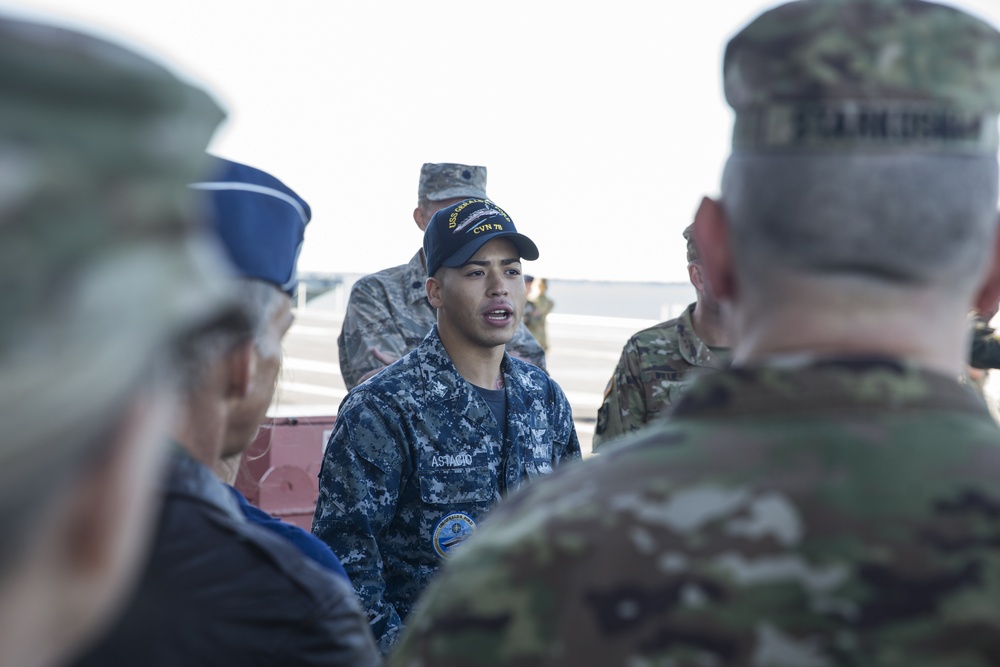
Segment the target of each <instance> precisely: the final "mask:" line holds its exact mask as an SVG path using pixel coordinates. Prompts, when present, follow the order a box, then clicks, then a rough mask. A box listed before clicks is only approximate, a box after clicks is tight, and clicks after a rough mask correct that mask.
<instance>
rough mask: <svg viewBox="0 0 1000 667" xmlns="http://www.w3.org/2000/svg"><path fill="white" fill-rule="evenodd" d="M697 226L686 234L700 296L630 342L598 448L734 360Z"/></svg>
mask: <svg viewBox="0 0 1000 667" xmlns="http://www.w3.org/2000/svg"><path fill="white" fill-rule="evenodd" d="M692 228H693V225H688V226H687V227H686V228H685V229H684V231H683V232H681V234H682V236H683V237H684V239H685V241H687V268H688V278H689V280H690V281H691V285H692V286H693V287H694V290H695V295H696V298H695V302H694V303H692V304H691V305H689V306H688V307H687V309H686V310H685V311H684V312H683V313H682V314H681V316H680V317H678V318H675V319H672V320H667V321H666V322H660V323H659V324H657V325H656V326H652V327H649V328H648V329H643V330H642V331H640V332H638V333H636V334H635V335H634V336H632V337H631V338H630V339H629V340H628V342H627V343H625V346H624V347H623V348H622V354H621V357H620V358H619V360H618V365H617V366H615V370H614V372H613V373H612V375H611V379H610V380H608V385H607V388H606V389H605V390H604V403H603V404H602V405H601V407H600V409H599V410H598V413H597V425H596V426H595V427H594V439H593V445H592V451H595V452H596V451H597V448H598V447H600V446H602V445H604V444H605V443H607V442H610V441H611V440H614V439H616V438H620V437H621V436H623V435H625V434H627V433H631V432H633V431H636V430H638V429H640V428H642V427H643V426H645V425H646V424H648V423H649V422H651V421H653V420H654V419H656V418H657V417H659V416H660V415H664V414H667V413H668V412H669V411H670V408H671V406H673V405H674V404H675V403H676V402H677V401H678V399H680V397H681V395H682V394H683V393H684V391H685V390H686V389H687V388H688V386H689V385H690V384H691V383H692V382H693V381H694V380H695V378H697V377H698V376H700V375H704V374H705V373H709V372H712V371H714V370H718V369H719V368H722V367H723V366H724V365H725V364H726V363H727V362H728V360H729V331H728V329H727V327H726V323H725V322H724V320H723V315H722V307H721V305H720V304H719V300H718V299H716V298H715V295H714V294H713V293H712V290H711V289H710V287H709V285H708V281H707V279H706V276H705V272H704V266H703V264H702V261H701V256H700V255H699V253H698V248H697V247H695V243H694V237H693V236H692Z"/></svg>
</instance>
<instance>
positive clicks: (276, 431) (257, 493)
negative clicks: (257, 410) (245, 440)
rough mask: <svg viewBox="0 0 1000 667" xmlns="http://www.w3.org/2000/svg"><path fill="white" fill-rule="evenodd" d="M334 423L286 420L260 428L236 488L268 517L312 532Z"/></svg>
mask: <svg viewBox="0 0 1000 667" xmlns="http://www.w3.org/2000/svg"><path fill="white" fill-rule="evenodd" d="M335 420H336V417H282V418H276V419H268V420H267V421H266V422H264V424H262V425H261V427H260V430H259V431H258V432H257V437H256V438H255V439H254V441H253V443H252V444H251V445H250V448H249V449H247V451H246V453H245V454H244V455H243V464H242V465H241V466H240V470H239V474H238V475H237V477H236V488H237V489H239V491H240V493H242V494H243V495H244V496H246V499H247V500H249V501H250V503H251V504H252V505H256V506H257V507H259V508H260V509H262V510H264V511H265V512H267V513H268V514H271V515H273V516H275V517H277V518H279V519H281V520H283V521H287V522H289V523H293V524H295V525H297V526H299V527H301V528H304V529H305V530H309V529H310V528H311V527H312V517H313V511H314V510H315V509H316V498H317V496H318V495H319V469H320V466H321V465H322V462H323V450H324V449H325V448H326V441H327V440H328V439H329V438H330V433H331V431H333V422H334V421H335Z"/></svg>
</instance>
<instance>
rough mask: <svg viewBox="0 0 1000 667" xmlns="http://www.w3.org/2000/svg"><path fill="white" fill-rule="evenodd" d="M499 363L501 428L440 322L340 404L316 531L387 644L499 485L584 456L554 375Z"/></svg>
mask: <svg viewBox="0 0 1000 667" xmlns="http://www.w3.org/2000/svg"><path fill="white" fill-rule="evenodd" d="M501 370H502V372H503V376H504V381H505V385H506V398H507V423H506V424H505V425H504V427H503V429H501V426H500V425H499V424H497V422H496V419H495V418H494V416H493V412H492V411H491V409H490V407H489V405H488V404H487V403H486V401H485V400H484V399H483V398H482V397H481V395H480V394H479V392H477V391H476V389H475V388H474V387H473V386H472V385H471V384H469V383H468V382H467V381H466V380H464V379H463V378H462V376H461V375H459V374H458V371H457V370H455V367H454V365H453V364H452V362H451V360H450V358H449V357H448V354H447V352H446V351H445V349H444V346H443V345H442V344H441V339H440V338H439V337H438V334H437V328H436V327H432V330H431V333H430V334H428V336H427V337H426V339H425V340H424V341H423V342H422V343H421V344H420V346H419V347H417V349H415V350H414V351H413V352H412V353H410V354H409V355H407V356H406V357H404V358H403V359H402V360H400V361H399V362H397V363H396V364H394V365H393V366H391V367H390V368H389V369H388V370H386V371H385V372H383V373H380V374H378V375H377V376H375V377H373V378H371V379H370V380H368V381H367V382H365V383H364V384H362V385H360V386H359V387H358V388H357V389H354V390H352V391H351V392H350V393H349V394H348V395H347V397H346V398H345V399H344V402H343V404H342V405H341V406H340V410H339V412H338V415H337V423H336V425H335V427H334V430H333V434H332V435H331V437H330V442H329V444H328V446H327V449H326V454H325V456H324V459H323V467H322V470H321V472H320V485H319V486H320V492H319V500H318V502H317V504H316V515H315V518H314V521H313V532H314V533H315V534H316V535H317V536H318V537H319V538H320V539H322V540H324V541H325V542H326V543H327V544H329V545H330V547H331V548H332V549H333V551H334V553H336V554H337V556H339V557H340V559H341V561H342V562H343V564H344V567H345V568H346V570H347V573H348V575H349V576H350V578H351V582H352V583H353V584H354V586H355V589H356V590H357V592H358V595H359V596H360V597H361V599H362V602H363V604H364V606H365V607H366V608H367V610H368V615H369V620H370V621H371V625H372V630H373V632H374V634H375V637H376V638H378V639H379V642H380V645H381V648H382V649H383V651H387V650H388V648H389V647H390V646H391V645H392V644H393V642H394V641H395V640H396V638H397V635H398V633H399V631H400V630H401V624H402V622H403V620H404V619H405V618H406V615H407V614H408V613H409V611H410V608H411V607H412V605H413V603H414V602H415V601H416V598H417V596H418V595H419V594H420V592H421V591H422V590H423V588H424V587H425V586H426V584H427V583H428V581H430V579H431V577H433V576H434V574H435V573H436V572H437V569H438V567H439V566H440V564H441V560H442V559H443V558H445V557H446V556H447V555H448V554H449V553H450V551H451V550H452V549H453V548H454V547H455V546H457V545H458V544H460V543H461V542H462V541H463V540H464V539H465V538H466V537H468V535H469V534H471V532H472V531H473V530H474V529H475V527H476V525H477V524H478V523H479V522H480V521H481V520H482V519H483V517H484V516H485V515H486V513H487V511H488V510H489V509H490V508H491V507H492V506H493V505H494V504H495V503H496V502H497V501H498V500H500V498H501V497H503V496H504V495H506V494H507V493H508V492H510V491H513V490H514V489H516V488H518V487H519V486H521V485H522V484H524V483H526V482H529V481H531V480H533V479H535V478H537V477H539V476H541V475H547V474H549V473H551V472H552V468H553V466H555V465H556V464H558V463H561V462H562V461H566V460H568V459H578V458H580V443H579V441H578V440H577V436H576V430H575V429H574V426H573V416H572V413H571V410H570V406H569V402H568V401H567V400H566V396H565V395H564V394H563V392H562V390H561V389H560V388H559V387H558V385H556V384H555V382H553V381H552V380H551V379H550V378H549V377H548V376H547V375H546V374H545V373H544V372H542V371H541V370H539V369H538V368H536V367H534V366H532V365H530V364H527V363H524V362H522V361H520V360H517V359H513V358H511V357H510V356H509V355H504V359H503V362H502V364H501Z"/></svg>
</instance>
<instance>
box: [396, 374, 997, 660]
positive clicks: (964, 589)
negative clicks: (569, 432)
mask: <svg viewBox="0 0 1000 667" xmlns="http://www.w3.org/2000/svg"><path fill="white" fill-rule="evenodd" d="M998 479H1000V429H998V428H997V425H996V424H995V423H994V422H993V420H992V419H991V418H990V415H989V414H988V413H987V411H986V409H985V407H984V406H983V405H982V403H981V401H979V400H978V399H977V398H976V397H975V396H974V395H973V394H972V393H971V392H970V391H969V390H968V389H967V388H965V387H962V386H961V385H959V384H958V382H957V381H955V380H954V379H952V378H948V377H945V376H943V375H936V374H933V373H929V372H925V371H920V370H916V369H914V368H913V367H908V366H905V365H902V364H899V363H895V362H892V361H874V360H870V361H853V362H852V361H842V362H830V363H817V364H813V365H806V366H803V367H790V368H780V369H779V368H757V369H737V370H731V371H720V372H719V373H716V374H713V375H709V376H705V377H703V378H700V379H699V380H697V381H696V382H695V383H694V385H693V386H692V387H691V388H690V390H689V391H688V393H687V394H686V395H685V397H684V398H682V399H681V402H680V403H679V404H678V405H677V406H676V407H675V409H674V412H673V413H672V415H671V419H670V420H667V421H661V422H659V423H658V424H656V425H654V426H651V427H650V428H649V429H647V430H645V431H643V432H642V433H639V434H635V435H634V436H632V437H631V438H630V443H629V445H628V446H627V447H625V448H620V449H616V450H613V451H610V452H608V453H606V454H604V455H602V456H601V457H599V458H597V459H592V460H590V461H588V462H586V463H584V464H581V465H579V466H573V468H572V469H567V470H563V471H560V472H559V473H558V474H556V475H554V476H553V477H552V478H551V479H549V480H547V481H546V482H545V483H544V484H539V485H536V486H532V487H531V488H528V489H526V490H525V492H522V493H519V494H517V495H516V496H515V497H513V498H511V499H510V500H509V501H507V502H506V503H504V504H503V505H501V506H500V507H499V508H497V510H496V511H495V512H494V513H493V514H492V515H491V516H490V518H489V519H488V521H487V522H486V525H485V526H484V527H483V529H482V530H481V531H480V532H479V533H478V534H477V535H476V536H475V537H474V538H473V539H472V540H471V541H470V543H469V544H468V545H466V547H465V548H464V549H463V551H462V552H461V553H460V554H458V555H456V557H455V558H454V559H453V560H451V561H450V562H449V563H448V566H447V567H446V568H445V570H444V572H442V574H441V576H440V577H439V578H438V579H437V580H436V581H435V582H434V583H433V584H432V585H431V587H430V588H429V589H428V590H427V591H426V595H425V597H424V598H423V599H422V600H421V604H420V607H419V608H418V611H416V612H415V613H414V615H413V617H411V619H410V623H409V634H408V635H407V636H406V637H405V638H404V641H403V643H402V644H401V645H400V647H399V651H398V653H397V654H396V655H395V656H394V659H393V661H392V662H391V663H390V664H393V665H399V666H401V667H402V666H405V667H419V666H429V665H483V664H489V665H542V664H544V665H574V666H575V665H720V666H721V665H761V666H772V667H774V666H787V667H806V666H813V665H815V666H820V665H857V666H862V665H863V666H866V667H869V666H879V665H898V666H903V665H905V666H906V667H923V666H928V667H930V666H931V665H933V666H935V667H937V666H945V665H947V666H951V665H954V666H958V665H969V666H972V665H997V664H1000V485H998V484H997V480H998Z"/></svg>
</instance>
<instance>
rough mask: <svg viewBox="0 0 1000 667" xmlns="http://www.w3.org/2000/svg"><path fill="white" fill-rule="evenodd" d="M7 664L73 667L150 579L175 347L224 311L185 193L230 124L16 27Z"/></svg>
mask: <svg viewBox="0 0 1000 667" xmlns="http://www.w3.org/2000/svg"><path fill="white" fill-rule="evenodd" d="M0 117H2V119H3V121H2V122H0V173H2V177H0V182H2V186H0V295H2V296H0V300H2V303H3V318H0V424H2V425H3V436H2V437H0V535H2V536H3V537H2V539H0V665H17V666H18V667H40V666H45V665H55V664H63V662H64V661H65V660H67V659H69V658H71V657H72V656H73V655H74V654H75V653H76V652H77V651H78V650H79V648H80V647H81V645H82V644H83V642H85V641H87V640H89V639H90V638H91V637H92V636H93V635H94V633H95V632H96V631H98V630H99V629H101V628H103V626H104V625H105V624H106V623H107V622H108V621H109V620H110V618H109V616H110V614H111V613H112V612H114V611H115V610H117V609H118V606H119V604H120V602H121V600H122V598H123V596H124V594H125V593H126V592H127V589H128V588H129V587H130V586H131V583H132V580H133V578H134V575H135V573H136V570H137V569H138V567H139V566H140V565H141V558H140V557H141V555H142V554H143V553H144V551H145V547H146V544H147V542H148V538H149V537H150V531H149V530H148V526H149V524H150V523H151V518H152V517H153V516H154V515H155V508H156V499H155V489H156V487H157V479H158V475H159V470H160V468H161V463H162V456H163V453H164V452H165V450H166V448H165V444H166V441H165V438H164V434H165V431H166V427H167V426H168V424H169V423H170V419H171V414H172V410H173V406H174V400H173V398H172V396H173V391H172V390H173V382H172V381H169V380H170V378H171V374H170V372H169V366H170V363H169V359H168V357H169V356H170V355H169V352H170V350H171V347H172V343H173V341H174V340H175V339H176V337H177V336H178V335H179V334H181V333H184V332H185V331H186V330H187V329H188V328H189V327H192V326H197V325H199V324H200V323H201V322H203V321H205V320H206V318H212V317H215V316H216V315H217V314H218V312H219V310H220V307H221V306H222V304H223V303H224V297H225V293H224V291H223V287H224V282H223V280H222V277H221V275H220V274H219V269H218V268H217V267H218V266H220V265H223V261H224V260H222V259H221V257H220V256H219V255H218V254H217V253H216V252H215V248H214V246H212V245H211V244H210V243H209V242H207V241H206V240H205V238H204V237H203V234H202V233H201V230H199V229H197V228H196V226H195V224H194V222H193V221H194V220H195V219H196V217H195V216H194V215H193V207H192V205H191V198H190V194H189V193H188V192H187V187H186V183H188V182H189V181H190V180H192V179H194V178H198V177H200V176H201V175H202V169H203V167H204V150H205V146H206V144H207V143H208V140H209V139H210V137H211V135H212V133H213V132H214V131H215V128H216V126H217V125H218V123H219V121H220V120H221V119H222V112H221V111H220V109H219V108H218V106H217V105H216V104H215V103H214V102H213V101H212V100H211V99H209V97H208V96H207V95H205V93H204V92H202V91H200V90H196V89H193V88H191V87H189V86H187V85H185V84H183V83H181V82H180V81H178V80H177V79H176V78H175V77H174V76H173V75H172V74H170V73H168V72H167V71H166V70H165V69H164V68H163V67H161V66H160V65H157V64H154V63H152V62H150V61H148V60H146V59H144V58H141V57H139V56H137V55H135V54H133V53H131V52H129V51H126V50H125V49H122V48H120V47H118V46H115V45H113V44H109V43H107V42H104V41H101V40H98V39H95V38H92V37H89V36H85V35H82V34H78V33H75V32H71V31H67V30H61V29H57V28H52V27H48V26H42V25H37V24H29V23H21V22H18V21H12V20H6V19H0Z"/></svg>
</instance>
